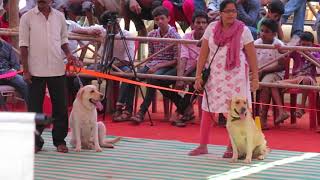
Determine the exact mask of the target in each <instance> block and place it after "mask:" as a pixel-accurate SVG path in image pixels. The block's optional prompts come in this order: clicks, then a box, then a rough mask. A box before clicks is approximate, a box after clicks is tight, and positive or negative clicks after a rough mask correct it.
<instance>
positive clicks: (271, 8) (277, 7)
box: [257, 0, 284, 40]
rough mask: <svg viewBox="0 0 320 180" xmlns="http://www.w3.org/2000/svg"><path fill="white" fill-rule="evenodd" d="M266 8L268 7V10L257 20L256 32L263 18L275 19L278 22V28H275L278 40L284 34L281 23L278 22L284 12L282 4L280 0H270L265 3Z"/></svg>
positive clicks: (281, 38)
mask: <svg viewBox="0 0 320 180" xmlns="http://www.w3.org/2000/svg"><path fill="white" fill-rule="evenodd" d="M267 8H268V12H267V14H266V16H264V17H263V18H261V20H260V21H259V22H258V25H257V30H258V33H259V32H260V29H261V22H262V21H263V20H265V19H272V20H274V21H276V22H277V24H278V29H277V35H278V38H279V39H280V40H283V38H284V35H283V31H282V28H281V24H280V23H279V22H280V19H281V16H282V14H283V13H284V5H283V3H282V2H281V1H280V0H272V1H271V2H270V3H269V4H268V5H267Z"/></svg>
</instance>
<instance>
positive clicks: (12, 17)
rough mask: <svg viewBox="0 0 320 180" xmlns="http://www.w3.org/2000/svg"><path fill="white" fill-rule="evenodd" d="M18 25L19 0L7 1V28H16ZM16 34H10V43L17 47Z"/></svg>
mask: <svg viewBox="0 0 320 180" xmlns="http://www.w3.org/2000/svg"><path fill="white" fill-rule="evenodd" d="M18 27H19V0H10V2H9V28H14V29H18ZM18 41H19V39H18V36H12V45H13V46H14V47H15V48H18Z"/></svg>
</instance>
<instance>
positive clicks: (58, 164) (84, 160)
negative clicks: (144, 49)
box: [35, 132, 320, 180]
mask: <svg viewBox="0 0 320 180" xmlns="http://www.w3.org/2000/svg"><path fill="white" fill-rule="evenodd" d="M43 138H44V139H45V142H46V143H45V146H44V151H42V152H39V153H38V154H36V157H35V179H39V180H40V179H41V180H42V179H50V180H51V179H57V180H64V179H74V180H78V179H79V180H82V179H86V180H95V179H97V180H98V179H101V180H106V179H139V180H142V179H170V180H174V179H221V180H225V179H277V180H282V179H283V180H288V179H290V180H292V179H319V178H320V156H319V155H320V154H319V153H303V152H293V151H282V150H272V152H271V153H270V154H269V156H268V157H267V159H266V160H264V161H253V163H252V164H250V165H247V164H244V163H242V162H241V161H240V162H239V163H233V164H231V163H229V162H228V159H223V158H221V155H222V154H223V152H224V150H225V147H224V146H216V145H210V147H209V151H210V153H211V154H208V155H204V156H198V157H190V156H188V155H187V153H188V151H190V150H191V149H192V148H194V147H196V144H191V143H183V142H179V141H164V140H150V139H136V138H124V139H123V140H122V141H120V142H119V143H118V144H117V145H116V148H115V149H104V150H103V152H101V153H96V152H94V151H82V152H80V153H76V152H73V151H70V152H69V153H67V154H61V153H57V152H55V148H54V146H53V145H52V140H51V135H50V133H48V132H45V133H44V134H43ZM68 140H69V139H68Z"/></svg>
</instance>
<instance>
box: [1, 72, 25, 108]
mask: <svg viewBox="0 0 320 180" xmlns="http://www.w3.org/2000/svg"><path fill="white" fill-rule="evenodd" d="M0 85H9V86H12V87H14V88H15V89H16V90H17V91H18V93H19V94H20V95H21V96H22V98H23V99H24V101H25V102H26V104H27V105H29V100H28V94H29V91H28V85H27V83H26V82H25V81H24V80H23V77H22V76H21V75H19V74H17V75H16V76H15V77H13V78H12V79H0Z"/></svg>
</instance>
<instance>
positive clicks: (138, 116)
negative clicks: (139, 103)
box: [131, 111, 144, 124]
mask: <svg viewBox="0 0 320 180" xmlns="http://www.w3.org/2000/svg"><path fill="white" fill-rule="evenodd" d="M143 120H144V114H143V113H142V112H141V111H139V112H138V113H137V114H136V115H135V116H132V117H131V121H133V122H134V123H136V124H140V123H141V122H142V121H143Z"/></svg>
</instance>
